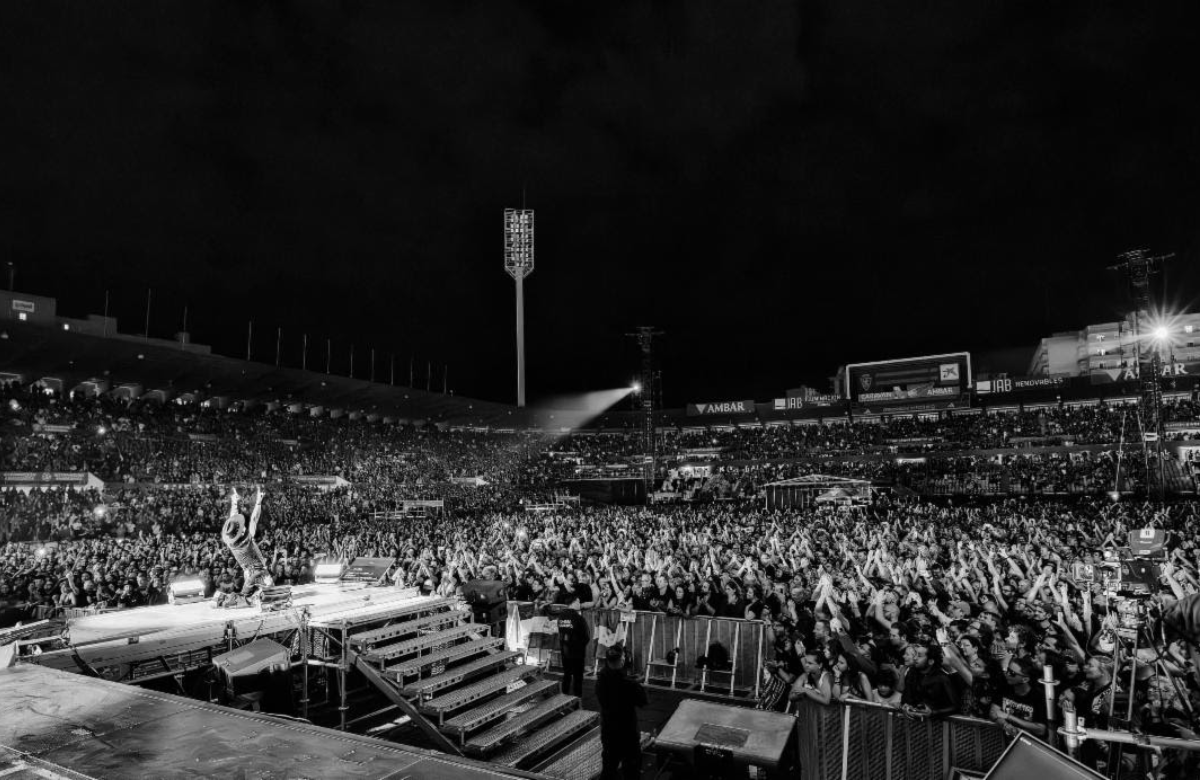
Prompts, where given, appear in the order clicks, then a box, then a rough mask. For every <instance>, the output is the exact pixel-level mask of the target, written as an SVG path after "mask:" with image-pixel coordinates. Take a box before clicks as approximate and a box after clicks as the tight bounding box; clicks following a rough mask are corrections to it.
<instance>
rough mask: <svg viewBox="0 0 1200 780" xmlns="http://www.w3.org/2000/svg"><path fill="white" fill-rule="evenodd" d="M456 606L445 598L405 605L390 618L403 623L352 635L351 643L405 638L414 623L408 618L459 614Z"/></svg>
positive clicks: (371, 642) (360, 644)
mask: <svg viewBox="0 0 1200 780" xmlns="http://www.w3.org/2000/svg"><path fill="white" fill-rule="evenodd" d="M454 606H455V601H454V599H444V598H436V599H421V600H419V601H416V602H415V603H413V604H405V605H403V606H401V607H399V608H397V609H396V610H395V611H394V612H393V613H392V615H391V617H390V618H389V619H394V620H398V621H401V622H398V623H391V624H390V625H386V626H383V627H381V628H372V629H371V630H369V631H359V632H357V633H354V634H351V635H350V642H351V643H352V644H354V645H357V646H360V647H361V646H363V645H367V644H374V643H376V642H382V641H383V640H385V639H391V638H393V637H396V636H403V634H404V633H405V632H406V631H408V626H409V625H410V624H411V623H412V622H413V621H411V620H406V618H411V617H412V616H414V615H420V614H421V613H423V612H433V613H437V614H440V615H444V614H448V612H447V611H448V610H449V611H452V612H458V610H454V609H453V607H454ZM459 614H462V615H465V614H466V613H463V612H459Z"/></svg>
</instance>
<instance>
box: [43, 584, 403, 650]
mask: <svg viewBox="0 0 1200 780" xmlns="http://www.w3.org/2000/svg"><path fill="white" fill-rule="evenodd" d="M414 598H419V597H418V596H417V590H416V588H376V587H368V586H365V585H358V584H354V585H340V584H337V585H297V586H295V587H293V588H292V606H293V607H294V608H296V609H299V608H303V607H307V608H308V610H309V615H310V619H311V620H313V621H328V620H337V615H338V613H341V612H346V611H355V610H359V609H361V608H363V607H366V606H378V607H381V608H384V605H390V604H394V603H396V602H400V601H412V600H413V599H414ZM289 612H291V610H282V611H280V612H265V613H264V612H263V611H262V610H261V609H260V608H259V607H257V606H254V607H244V608H241V609H214V608H213V607H212V605H211V604H210V603H209V602H208V601H199V602H194V603H192V604H163V605H161V606H157V607H138V608H137V609H122V610H116V611H113V612H101V613H99V614H96V615H85V616H83V617H79V618H74V619H72V620H69V621H68V622H67V628H68V630H69V631H70V634H71V644H72V645H75V646H79V645H86V644H92V643H94V642H101V641H105V640H112V639H125V638H127V637H131V636H136V637H146V636H150V635H153V634H157V633H161V632H165V631H171V632H175V631H180V630H188V629H196V628H204V627H206V626H208V627H211V626H214V625H215V626H222V627H223V626H225V624H227V623H229V622H230V621H232V622H234V623H235V624H239V623H246V624H247V625H249V624H251V623H257V622H259V621H261V620H262V619H263V618H271V620H272V621H275V620H278V619H289V618H288V615H289ZM290 619H292V620H295V618H294V616H293V617H291V618H290Z"/></svg>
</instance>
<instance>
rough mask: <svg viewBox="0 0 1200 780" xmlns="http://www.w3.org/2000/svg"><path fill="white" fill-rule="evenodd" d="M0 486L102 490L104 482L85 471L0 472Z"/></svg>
mask: <svg viewBox="0 0 1200 780" xmlns="http://www.w3.org/2000/svg"><path fill="white" fill-rule="evenodd" d="M0 486H3V487H8V488H18V489H33V488H70V489H72V490H81V489H83V488H102V487H104V482H103V481H102V480H101V479H100V478H99V477H97V476H95V475H93V474H91V473H90V472H87V471H0Z"/></svg>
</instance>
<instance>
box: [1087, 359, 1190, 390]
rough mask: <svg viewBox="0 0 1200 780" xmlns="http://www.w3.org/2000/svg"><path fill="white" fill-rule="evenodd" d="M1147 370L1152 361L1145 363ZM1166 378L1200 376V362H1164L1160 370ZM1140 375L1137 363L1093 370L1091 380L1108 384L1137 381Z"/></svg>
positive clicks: (1095, 382) (1094, 382) (1100, 383)
mask: <svg viewBox="0 0 1200 780" xmlns="http://www.w3.org/2000/svg"><path fill="white" fill-rule="evenodd" d="M1142 365H1143V366H1144V369H1143V370H1145V371H1150V370H1151V368H1150V365H1151V364H1150V363H1148V362H1147V363H1143V364H1142ZM1159 373H1160V374H1161V375H1162V377H1163V378H1164V379H1177V378H1185V377H1198V376H1200V363H1174V362H1171V363H1163V364H1162V368H1161V369H1160V372H1159ZM1138 376H1139V371H1138V367H1137V365H1136V364H1133V365H1129V366H1125V367H1123V368H1101V369H1096V370H1094V371H1092V373H1091V380H1092V384H1094V385H1106V384H1109V383H1111V382H1135V381H1137V379H1138Z"/></svg>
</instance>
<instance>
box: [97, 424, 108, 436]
mask: <svg viewBox="0 0 1200 780" xmlns="http://www.w3.org/2000/svg"><path fill="white" fill-rule="evenodd" d="M106 433H108V429H107V428H105V427H104V426H103V425H101V426H100V427H99V428H97V429H96V435H97V436H103V435H104V434H106Z"/></svg>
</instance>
